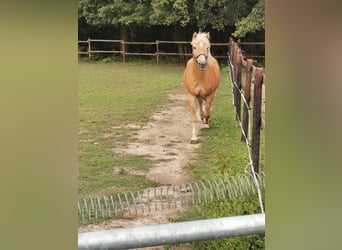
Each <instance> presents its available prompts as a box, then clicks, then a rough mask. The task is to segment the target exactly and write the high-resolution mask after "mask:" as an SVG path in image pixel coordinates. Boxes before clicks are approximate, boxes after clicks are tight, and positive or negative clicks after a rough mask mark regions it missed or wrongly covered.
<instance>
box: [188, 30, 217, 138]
mask: <svg viewBox="0 0 342 250" xmlns="http://www.w3.org/2000/svg"><path fill="white" fill-rule="evenodd" d="M209 39H210V33H209V32H208V33H201V32H200V33H197V32H194V33H193V35H192V41H191V45H192V55H193V56H192V58H191V59H189V60H188V62H187V64H186V68H185V70H184V87H185V89H186V93H187V96H188V105H189V109H190V113H191V122H192V135H191V141H190V143H191V144H196V143H198V137H197V135H196V121H197V117H196V111H195V99H197V101H198V104H199V105H198V106H199V109H200V116H201V120H202V121H203V123H205V124H208V125H209V119H210V116H211V106H212V103H213V101H214V97H215V92H216V89H217V88H218V87H219V85H220V67H219V64H218V62H217V60H216V59H215V58H214V57H213V56H212V55H211V53H210V41H209ZM203 101H204V102H205V108H203V107H202V104H203ZM203 109H204V110H203Z"/></svg>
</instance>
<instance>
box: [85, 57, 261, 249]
mask: <svg viewBox="0 0 342 250" xmlns="http://www.w3.org/2000/svg"><path fill="white" fill-rule="evenodd" d="M183 70H184V67H183V65H155V64H141V63H126V64H123V63H99V62H91V63H86V62H81V63H79V162H80V166H79V195H80V196H85V195H88V194H109V193H116V192H122V191H132V190H137V189H138V190H140V189H144V188H147V187H153V186H157V185H158V183H155V182H153V181H151V180H148V179H147V178H145V177H144V176H142V175H131V174H128V172H126V171H125V169H135V168H138V167H139V170H140V171H146V172H147V171H148V169H149V167H150V166H151V165H152V164H153V162H152V160H151V159H148V158H146V157H138V156H129V155H117V154H115V153H114V152H113V151H112V150H110V149H112V148H115V147H116V146H117V145H118V144H121V145H122V144H124V143H127V141H129V140H133V137H134V134H135V133H136V131H137V129H138V128H136V127H129V126H128V127H125V126H126V125H128V124H137V125H141V126H143V125H145V124H146V123H147V122H148V121H149V118H150V117H151V115H152V114H153V113H155V112H157V111H159V110H162V109H163V106H164V105H165V104H166V103H167V96H168V95H167V94H168V92H169V91H171V90H174V89H182V88H183V86H182V77H183ZM221 79H222V81H221V86H220V87H219V89H218V91H217V95H216V98H215V101H214V105H213V114H212V118H211V122H210V127H211V128H210V129H209V130H203V131H202V132H201V133H202V138H203V140H202V142H201V147H200V148H199V149H198V150H197V152H196V156H194V157H195V158H194V160H193V161H191V163H190V164H189V165H188V166H187V167H188V169H189V170H190V171H191V173H192V176H193V178H194V179H196V180H198V179H208V178H210V179H211V178H216V177H218V176H228V175H237V174H240V173H245V171H249V166H248V165H247V164H248V155H247V149H246V145H245V144H244V143H243V142H241V141H240V138H241V130H240V126H239V124H238V123H237V121H236V120H235V113H234V110H233V106H232V95H231V87H230V83H229V76H228V67H227V66H222V69H221ZM264 152H265V133H264V132H261V155H260V170H261V171H263V170H264V168H265V154H264ZM115 167H120V168H121V170H122V171H121V172H120V174H119V175H116V176H115V178H113V168H115ZM258 212H260V210H259V208H258V202H257V198H256V197H243V198H240V199H236V200H234V201H220V202H214V203H212V204H209V205H203V206H199V207H197V208H195V209H193V210H191V211H190V212H188V213H187V214H184V216H183V217H182V218H180V220H192V219H196V218H213V217H220V216H232V215H240V214H252V213H258ZM196 244H200V245H196ZM208 244H209V245H208ZM194 246H195V248H196V249H227V248H225V246H230V247H231V249H262V246H263V238H262V237H260V236H253V237H240V238H238V239H229V240H228V239H224V240H217V241H206V242H202V243H201V242H200V243H195V245H194ZM236 246H239V247H237V248H234V247H236ZM245 247H246V248H245ZM249 247H251V248H249Z"/></svg>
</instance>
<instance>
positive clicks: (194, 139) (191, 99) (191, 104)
mask: <svg viewBox="0 0 342 250" xmlns="http://www.w3.org/2000/svg"><path fill="white" fill-rule="evenodd" d="M188 102H189V110H190V113H191V122H192V134H191V144H196V143H198V138H197V135H196V121H197V117H196V111H195V96H193V95H191V94H190V93H188Z"/></svg>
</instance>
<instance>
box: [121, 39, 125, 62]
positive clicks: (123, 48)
mask: <svg viewBox="0 0 342 250" xmlns="http://www.w3.org/2000/svg"><path fill="white" fill-rule="evenodd" d="M125 52H126V51H125V40H121V54H122V62H126V54H125Z"/></svg>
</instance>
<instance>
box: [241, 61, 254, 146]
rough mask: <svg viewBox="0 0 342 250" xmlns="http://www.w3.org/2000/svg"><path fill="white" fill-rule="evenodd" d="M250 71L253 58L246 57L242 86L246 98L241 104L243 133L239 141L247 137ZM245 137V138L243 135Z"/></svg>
mask: <svg viewBox="0 0 342 250" xmlns="http://www.w3.org/2000/svg"><path fill="white" fill-rule="evenodd" d="M252 72H253V60H252V59H247V66H246V80H245V86H244V87H243V92H244V96H245V99H246V103H244V105H243V115H242V129H243V133H242V135H241V141H245V142H246V143H247V141H246V140H247V139H248V127H249V110H251V108H250V107H249V104H250V100H251V83H252ZM244 134H245V136H246V138H245V136H244Z"/></svg>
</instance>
